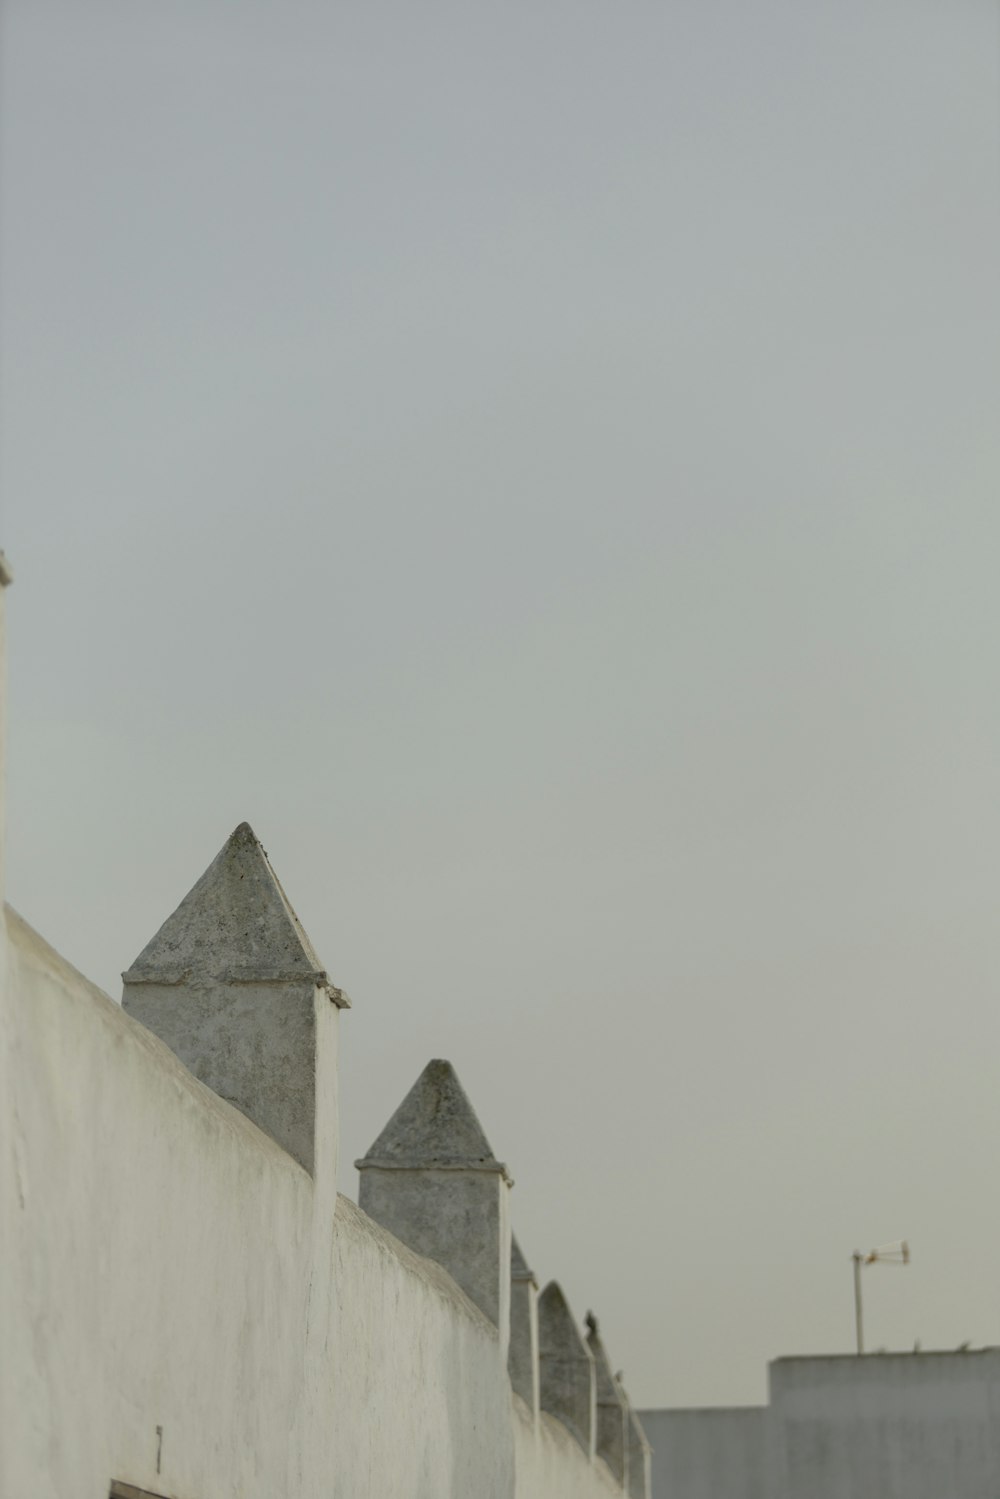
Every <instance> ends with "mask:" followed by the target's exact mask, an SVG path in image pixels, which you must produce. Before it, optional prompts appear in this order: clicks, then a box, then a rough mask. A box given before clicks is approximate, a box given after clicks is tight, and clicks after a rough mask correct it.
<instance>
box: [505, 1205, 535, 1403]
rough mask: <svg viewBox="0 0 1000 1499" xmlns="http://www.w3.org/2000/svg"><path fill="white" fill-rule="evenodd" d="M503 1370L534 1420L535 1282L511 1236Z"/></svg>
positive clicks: (518, 1245)
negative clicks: (507, 1340)
mask: <svg viewBox="0 0 1000 1499" xmlns="http://www.w3.org/2000/svg"><path fill="white" fill-rule="evenodd" d="M507 1369H508V1372H509V1374H510V1382H511V1387H512V1388H513V1389H514V1390H516V1392H517V1394H518V1395H520V1397H521V1399H522V1400H523V1401H524V1403H525V1405H526V1406H527V1407H528V1410H529V1411H530V1412H531V1415H532V1418H533V1419H534V1420H537V1418H538V1409H539V1406H538V1281H537V1280H536V1279H535V1274H534V1271H533V1270H530V1269H529V1268H528V1262H527V1260H526V1259H525V1258H524V1255H523V1254H522V1253H521V1246H520V1244H519V1243H518V1242H517V1239H516V1238H515V1237H514V1236H513V1235H512V1236H511V1241H510V1349H509V1352H508V1354H507Z"/></svg>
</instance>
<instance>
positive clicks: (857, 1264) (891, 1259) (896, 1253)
mask: <svg viewBox="0 0 1000 1499" xmlns="http://www.w3.org/2000/svg"><path fill="white" fill-rule="evenodd" d="M851 1259H852V1260H853V1262H854V1328H855V1332H856V1333H857V1337H858V1352H859V1353H864V1351H865V1334H864V1323H863V1321H862V1316H861V1267H862V1265H908V1264H909V1263H910V1246H909V1244H907V1242H906V1240H905V1239H896V1240H895V1241H894V1242H893V1243H892V1244H882V1245H880V1246H879V1248H878V1249H869V1251H868V1253H867V1254H862V1253H861V1251H860V1250H859V1249H856V1250H855V1251H854V1253H853V1254H852V1255H851Z"/></svg>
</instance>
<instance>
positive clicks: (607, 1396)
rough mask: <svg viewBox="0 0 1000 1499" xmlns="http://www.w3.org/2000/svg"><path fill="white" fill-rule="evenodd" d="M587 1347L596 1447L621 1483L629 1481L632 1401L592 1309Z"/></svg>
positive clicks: (587, 1322) (587, 1324)
mask: <svg viewBox="0 0 1000 1499" xmlns="http://www.w3.org/2000/svg"><path fill="white" fill-rule="evenodd" d="M584 1320H585V1322H586V1326H587V1347H588V1348H589V1349H590V1353H591V1357H592V1358H593V1360H594V1378H595V1390H596V1401H597V1405H596V1416H597V1429H596V1435H595V1449H596V1452H597V1455H598V1457H600V1458H603V1459H604V1461H605V1462H606V1463H607V1465H608V1468H609V1469H610V1471H611V1474H612V1476H613V1477H614V1478H616V1479H617V1481H618V1482H619V1483H620V1484H624V1483H625V1480H626V1474H627V1468H628V1453H629V1410H628V1401H627V1400H626V1399H625V1395H624V1393H623V1391H622V1388H621V1386H620V1385H619V1383H618V1381H617V1379H616V1378H615V1375H614V1371H613V1370H612V1368H611V1361H610V1360H609V1358H608V1355H607V1350H606V1349H605V1347H604V1344H603V1342H602V1341H601V1334H600V1329H599V1327H598V1324H597V1318H596V1317H595V1316H594V1314H593V1312H588V1313H587V1316H586V1318H585V1319H584Z"/></svg>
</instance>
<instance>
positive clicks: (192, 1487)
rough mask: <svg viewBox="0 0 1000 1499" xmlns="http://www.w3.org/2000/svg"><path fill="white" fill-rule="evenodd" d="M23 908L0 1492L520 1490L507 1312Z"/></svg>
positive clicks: (10, 1037)
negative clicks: (283, 1143)
mask: <svg viewBox="0 0 1000 1499" xmlns="http://www.w3.org/2000/svg"><path fill="white" fill-rule="evenodd" d="M9 930H10V960H11V974H10V978H11V982H10V985H9V988H8V993H7V1003H6V1005H5V1006H4V1010H3V1024H4V1035H3V1042H4V1044H5V1047H6V1048H7V1057H8V1064H9V1065H8V1076H7V1082H8V1086H9V1087H10V1088H11V1092H10V1093H9V1095H8V1102H9V1104H10V1106H11V1113H10V1117H11V1119H12V1129H11V1130H10V1131H9V1133H5V1137H4V1140H5V1144H4V1150H5V1155H6V1156H8V1164H9V1166H10V1168H11V1169H10V1171H9V1173H8V1180H9V1182H10V1185H11V1186H12V1188H13V1202H12V1203H10V1204H8V1205H7V1207H8V1212H7V1214H6V1218H5V1223H4V1228H5V1240H6V1242H5V1243H4V1246H3V1248H4V1254H3V1262H4V1266H5V1278H7V1277H9V1278H10V1281H11V1283H13V1282H15V1281H16V1283H17V1284H18V1286H19V1294H18V1297H17V1298H16V1300H14V1301H13V1304H11V1303H9V1302H8V1303H5V1311H6V1314H7V1317H8V1319H9V1323H8V1326H6V1327H5V1328H4V1329H3V1348H4V1357H3V1366H4V1386H3V1396H4V1408H3V1418H4V1419H3V1435H4V1443H3V1451H2V1462H3V1465H4V1466H3V1472H2V1474H0V1493H2V1494H3V1495H4V1496H5V1499H6V1496H10V1499H15V1496H24V1499H107V1494H108V1485H109V1481H110V1480H111V1479H112V1478H118V1479H123V1480H126V1481H128V1482H131V1483H133V1484H136V1485H139V1486H142V1487H146V1488H149V1489H152V1490H154V1491H155V1492H157V1493H162V1494H166V1495H178V1496H182V1499H237V1496H239V1499H258V1496H259V1499H274V1496H275V1495H276V1494H286V1493H287V1494H294V1495H296V1496H302V1499H313V1496H316V1499H319V1496H321V1495H322V1496H324V1499H329V1496H331V1495H334V1496H339V1495H343V1496H344V1499H348V1496H350V1499H359V1496H364V1495H371V1496H372V1499H375V1496H376V1495H378V1496H383V1495H393V1496H400V1499H405V1496H412V1499H430V1496H432V1495H433V1496H435V1499H439V1496H445V1495H455V1496H456V1499H457V1496H458V1495H463V1496H464V1495H469V1494H476V1495H482V1496H484V1499H510V1495H511V1494H512V1492H513V1436H512V1430H511V1423H510V1419H509V1408H510V1398H511V1397H510V1386H509V1383H508V1380H507V1376H506V1372H505V1369H504V1367H503V1362H502V1360H501V1358H500V1355H499V1348H498V1339H497V1334H496V1331H495V1329H493V1328H491V1327H490V1326H489V1324H488V1323H487V1322H486V1320H485V1318H484V1317H482V1315H481V1314H480V1313H479V1312H478V1311H477V1310H476V1309H475V1308H474V1307H473V1306H472V1304H471V1303H470V1302H468V1301H467V1300H466V1298H465V1297H464V1296H463V1295H462V1293H461V1292H460V1291H459V1290H458V1288H457V1286H455V1285H454V1283H453V1282H452V1281H451V1279H450V1277H448V1276H447V1275H446V1274H445V1273H444V1272H443V1271H440V1270H439V1269H438V1268H437V1267H435V1266H433V1265H431V1264H430V1263H429V1262H427V1261H424V1260H420V1259H419V1258H418V1257H417V1256H415V1255H412V1254H410V1253H409V1252H408V1251H406V1250H405V1249H404V1248H403V1247H402V1246H401V1245H399V1244H397V1243H396V1242H395V1241H394V1240H392V1239H391V1238H390V1237H389V1236H388V1235H387V1234H384V1233H382V1232H381V1231H380V1230H379V1229H378V1228H376V1226H375V1225H374V1224H372V1223H370V1222H369V1221H367V1220H365V1219H364V1218H363V1215H361V1213H360V1212H359V1211H358V1209H357V1208H355V1207H354V1206H353V1205H352V1204H350V1203H347V1202H345V1201H343V1200H342V1201H341V1202H340V1203H339V1205H338V1208H337V1212H336V1216H335V1217H334V1215H333V1213H332V1211H329V1210H331V1209H332V1206H333V1200H334V1199H333V1197H332V1194H324V1192H323V1191H322V1189H321V1187H319V1186H317V1188H316V1189H315V1193H314V1186H313V1182H312V1180H311V1178H310V1177H309V1176H308V1175H307V1174H306V1172H305V1171H304V1170H302V1168H301V1167H299V1166H298V1165H296V1164H295V1162H293V1161H292V1160H291V1158H290V1157H289V1156H287V1155H286V1154H285V1153H284V1152H283V1151H281V1150H280V1149H279V1148H278V1147H277V1146H276V1145H274V1144H273V1143H272V1142H271V1141H270V1140H269V1139H268V1138H267V1137H266V1136H265V1135H263V1134H262V1133H261V1132H260V1131H259V1130H258V1129H257V1128H256V1127H255V1126H254V1125H252V1124H251V1123H249V1121H248V1120H246V1119H244V1118H243V1116H242V1115H241V1114H239V1113H237V1111H236V1110H235V1109H233V1108H231V1107H230V1106H229V1105H227V1104H225V1103H223V1102H222V1101H221V1100H219V1099H217V1098H216V1097H215V1096H214V1095H213V1094H212V1093H210V1092H209V1091H208V1090H207V1089H205V1088H203V1087H202V1086H201V1085H200V1084H199V1083H197V1082H196V1081H195V1080H194V1078H192V1077H191V1075H190V1074H189V1073H188V1072H187V1071H186V1070H185V1069H184V1068H183V1067H182V1066H181V1064H180V1063H179V1062H178V1061H177V1060H176V1059H175V1058H174V1056H173V1055H172V1053H170V1052H169V1051H168V1050H167V1048H166V1047H165V1046H164V1045H162V1044H161V1043H160V1042H159V1041H157V1040H156V1039H155V1038H154V1037H153V1036H151V1035H150V1034H149V1033H148V1032H146V1031H144V1030H143V1028H142V1027H141V1026H140V1025H138V1024H137V1023H136V1022H134V1021H132V1020H130V1019H129V1018H128V1016H126V1015H125V1014H123V1012H122V1011H121V1010H120V1009H119V1007H118V1006H117V1005H115V1004H113V1003H112V1002H111V1001H110V1000H109V999H108V998H107V997H106V996H104V995H102V994H101V993H100V992H99V991H98V990H96V989H94V988H93V987H92V986H90V985H89V984H88V983H87V982H86V981H85V980H84V979H82V978H81V977H80V975H79V974H77V973H75V972H74V970H72V969H71V968H69V967H68V965H66V964H65V963H63V962H62V960H61V959H60V958H59V957H58V956H57V955H56V954H55V953H53V952H52V950H51V949H50V948H48V947H47V946H46V944H44V943H43V942H42V941H41V939H40V938H38V937H37V936H36V935H35V934H34V933H33V932H31V930H30V929H29V928H27V927H26V926H25V925H24V924H23V923H22V922H20V921H19V920H18V919H17V918H16V917H13V916H11V919H10V921H9ZM321 1213H322V1214H324V1215H326V1217H327V1222H323V1221H321V1217H320V1214H321ZM157 1427H160V1428H162V1432H161V1433H160V1434H158V1432H157ZM158 1454H159V1470H158V1462H157V1458H158Z"/></svg>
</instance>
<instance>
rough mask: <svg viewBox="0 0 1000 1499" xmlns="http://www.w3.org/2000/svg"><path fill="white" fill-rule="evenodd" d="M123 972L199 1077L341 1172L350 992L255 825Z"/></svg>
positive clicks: (136, 1003) (275, 1134) (282, 1138)
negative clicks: (340, 1054)
mask: <svg viewBox="0 0 1000 1499" xmlns="http://www.w3.org/2000/svg"><path fill="white" fill-rule="evenodd" d="M122 978H123V980H124V984H125V987H124V991H123V994H122V1007H123V1009H125V1010H126V1011H127V1012H128V1014H130V1015H132V1016H133V1017H134V1018H135V1019H136V1020H138V1021H140V1022H141V1023H142V1024H143V1025H145V1026H146V1027H147V1028H148V1029H149V1030H151V1031H152V1032H153V1033H154V1035H157V1036H159V1038H160V1040H161V1041H165V1042H166V1044H167V1045H168V1046H169V1047H170V1049H171V1051H173V1052H174V1053H175V1055H176V1056H178V1057H179V1058H180V1060H181V1061H182V1062H183V1063H184V1065H185V1066H186V1067H187V1068H189V1069H190V1071H191V1072H193V1073H194V1075H195V1077H196V1078H198V1080H199V1082H202V1083H204V1084H205V1086H206V1087H208V1088H211V1089H212V1091H213V1092H214V1093H217V1094H218V1095H219V1097H220V1098H224V1099H225V1100H226V1102H227V1103H231V1104H232V1105H233V1106H234V1107H235V1108H237V1109H239V1110H240V1112H241V1113H243V1114H245V1115H246V1116H247V1118H248V1119H252V1120H253V1122H254V1124H256V1125H257V1126H258V1127H259V1128H260V1129H262V1130H263V1131H264V1132H265V1133H266V1134H268V1135H270V1136H271V1138H272V1140H275V1141H276V1142H277V1143H278V1144H279V1145H280V1146H281V1147H282V1148H283V1149H284V1150H286V1151H287V1152H288V1153H289V1154H290V1155H291V1156H293V1157H294V1158H295V1160H297V1161H298V1162H299V1164H300V1165H302V1166H304V1167H305V1169H306V1170H307V1171H309V1172H312V1171H314V1169H315V1166H316V1161H317V1153H318V1154H319V1155H320V1156H321V1158H322V1160H321V1165H322V1169H323V1170H324V1171H327V1172H329V1173H330V1174H331V1176H333V1177H335V1174H336V1091H337V1080H336V1058H337V1023H336V1017H337V1015H338V1013H339V1011H340V1010H341V1009H342V1008H344V1007H345V1006H346V1005H348V1003H349V1001H348V999H347V996H346V994H344V993H343V992H342V991H341V990H340V989H337V988H336V987H335V986H334V985H333V984H331V983H330V980H329V978H328V977H327V974H326V971H325V970H324V968H323V965H322V963H321V962H320V960H319V958H318V957H317V956H316V952H315V950H314V949H313V945H312V943H311V942H310V941H309V938H308V937H307V936H306V934H305V932H304V930H303V928H302V924H301V922H300V921H299V919H298V917H297V916H296V914H295V912H294V911H293V910H292V907H291V904H290V902H289V900H288V897H287V896H286V895H285V892H284V890H282V888H281V884H280V882H279V880H278V877H277V875H276V874H275V872H274V870H273V869H272V868H271V865H270V863H269V862H268V858H267V854H266V853H265V852H264V850H263V848H262V847H261V845H260V842H259V840H258V839H257V837H256V835H255V834H254V831H253V829H252V828H251V827H250V824H249V823H246V822H242V823H240V825H239V827H238V828H237V829H236V831H235V832H234V833H232V834H231V835H230V837H229V838H228V839H227V841H226V843H225V846H224V847H223V848H222V850H221V851H220V852H219V853H218V854H217V855H216V857H215V858H214V859H213V860H212V862H211V864H210V865H209V866H208V868H207V869H206V870H205V873H204V874H203V875H202V876H201V878H200V879H199V880H198V881H197V882H196V883H195V884H194V885H193V886H192V888H191V889H190V890H189V891H188V893H187V895H185V897H184V899H183V900H182V901H181V903H180V905H179V906H178V907H177V909H176V911H174V913H173V914H172V915H171V916H168V917H167V919H166V921H165V922H164V923H163V925H162V926H161V927H160V929H159V931H158V932H157V933H156V935H155V936H154V937H153V938H152V939H151V940H150V941H149V942H148V943H147V944H146V946H145V947H144V948H143V950H142V952H141V953H140V954H139V956H138V957H137V958H136V960H135V962H134V963H133V964H132V966H131V968H129V969H128V970H127V971H126V972H125V973H124V974H123V975H122ZM320 1082H321V1083H322V1087H321V1091H320V1093H319V1094H318V1091H317V1090H318V1086H319V1083H320ZM318 1096H320V1097H321V1098H322V1100H323V1107H322V1110H321V1111H320V1115H319V1116H318V1115H317V1097H318ZM318 1118H319V1120H320V1122H319V1123H317V1119H318ZM319 1141H321V1142H322V1143H321V1144H319V1143H318V1142H319Z"/></svg>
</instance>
